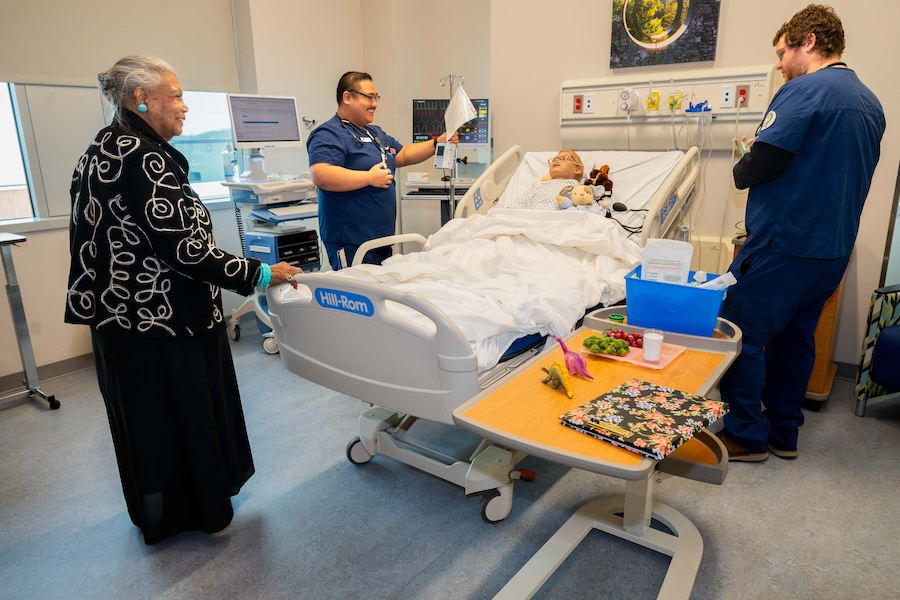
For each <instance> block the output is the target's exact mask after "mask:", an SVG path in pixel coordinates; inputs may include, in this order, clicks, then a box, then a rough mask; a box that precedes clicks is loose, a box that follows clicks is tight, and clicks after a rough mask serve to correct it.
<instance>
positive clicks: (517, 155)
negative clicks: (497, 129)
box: [453, 146, 525, 217]
mask: <svg viewBox="0 0 900 600" xmlns="http://www.w3.org/2000/svg"><path fill="white" fill-rule="evenodd" d="M524 157H525V151H524V150H522V147H521V146H513V147H512V148H510V149H509V150H507V151H506V152H504V153H503V154H502V155H501V156H500V158H498V159H497V160H495V161H494V163H493V164H492V165H491V166H490V167H488V168H487V169H486V170H485V172H484V173H482V175H481V177H479V178H478V179H476V180H475V183H473V184H472V186H471V187H470V188H469V191H468V192H466V193H465V195H464V196H463V197H462V198H460V200H459V202H458V203H457V204H456V211H455V212H454V213H453V216H454V217H468V216H469V215H473V214H475V213H480V214H484V213H486V212H487V211H488V210H489V209H490V208H492V207H493V206H494V205H495V204H497V200H499V199H500V194H502V193H503V190H505V189H506V185H507V184H508V183H509V180H510V179H512V176H513V174H514V173H515V172H516V168H517V167H518V166H519V163H521V162H522V159H523V158H524Z"/></svg>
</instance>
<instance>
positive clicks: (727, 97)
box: [719, 85, 737, 108]
mask: <svg viewBox="0 0 900 600" xmlns="http://www.w3.org/2000/svg"><path fill="white" fill-rule="evenodd" d="M736 93H737V90H736V86H733V85H723V86H722V95H721V96H720V97H719V108H734V96H735V94H736Z"/></svg>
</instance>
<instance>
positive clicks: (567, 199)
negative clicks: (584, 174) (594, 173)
mask: <svg viewBox="0 0 900 600" xmlns="http://www.w3.org/2000/svg"><path fill="white" fill-rule="evenodd" d="M556 203H557V204H559V207H560V208H561V209H567V208H577V209H580V210H593V211H594V212H598V211H597V205H596V204H595V203H594V192H593V190H591V188H590V186H587V185H567V186H566V187H564V188H563V189H561V190H560V191H559V195H558V196H556Z"/></svg>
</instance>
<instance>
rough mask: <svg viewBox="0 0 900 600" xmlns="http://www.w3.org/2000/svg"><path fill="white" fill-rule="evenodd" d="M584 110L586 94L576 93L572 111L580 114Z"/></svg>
mask: <svg viewBox="0 0 900 600" xmlns="http://www.w3.org/2000/svg"><path fill="white" fill-rule="evenodd" d="M583 111H584V96H583V95H582V94H575V96H574V97H573V98H572V112H573V113H575V114H576V115H580V114H581V113H582V112H583Z"/></svg>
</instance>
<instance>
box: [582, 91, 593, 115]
mask: <svg viewBox="0 0 900 600" xmlns="http://www.w3.org/2000/svg"><path fill="white" fill-rule="evenodd" d="M582 112H584V114H592V113H593V112H594V95H593V94H585V95H584V108H583V109H582Z"/></svg>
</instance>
